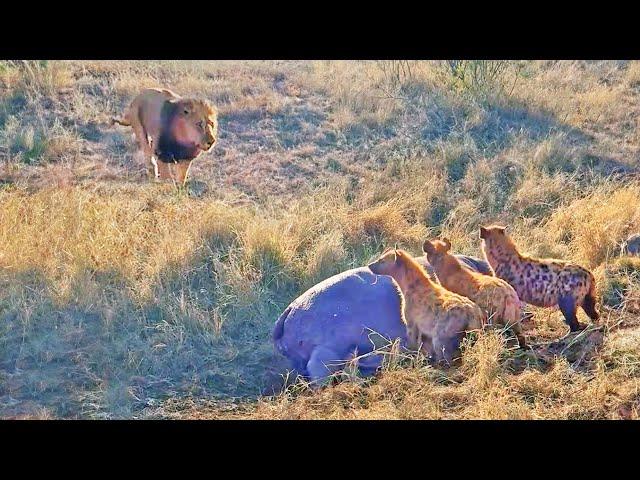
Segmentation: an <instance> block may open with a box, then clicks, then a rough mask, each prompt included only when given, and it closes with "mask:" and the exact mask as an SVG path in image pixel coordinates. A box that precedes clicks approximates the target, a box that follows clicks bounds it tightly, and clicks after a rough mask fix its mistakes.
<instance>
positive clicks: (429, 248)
mask: <svg viewBox="0 0 640 480" xmlns="http://www.w3.org/2000/svg"><path fill="white" fill-rule="evenodd" d="M422 251H423V252H424V253H433V252H434V249H433V243H431V242H430V241H429V240H425V241H424V243H423V244H422Z"/></svg>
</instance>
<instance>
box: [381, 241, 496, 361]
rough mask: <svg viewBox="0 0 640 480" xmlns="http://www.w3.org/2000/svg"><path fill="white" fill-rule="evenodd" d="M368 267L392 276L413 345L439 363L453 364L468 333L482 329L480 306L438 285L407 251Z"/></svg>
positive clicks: (387, 253)
mask: <svg viewBox="0 0 640 480" xmlns="http://www.w3.org/2000/svg"><path fill="white" fill-rule="evenodd" d="M368 267H369V269H370V270H371V271H372V272H373V273H375V274H376V275H389V276H391V277H392V278H393V279H394V280H395V281H396V283H397V284H398V285H399V287H400V291H401V293H402V297H403V300H404V302H403V307H402V308H403V313H404V318H405V319H406V323H407V341H408V343H409V346H410V347H413V348H417V347H419V346H421V348H422V350H423V351H424V352H425V354H426V355H427V356H428V357H431V358H432V359H434V360H435V361H436V362H440V361H442V360H444V361H445V362H447V363H450V362H451V361H452V360H453V359H454V357H455V356H457V354H458V352H459V346H460V341H461V340H462V338H463V337H464V335H465V333H466V332H468V331H470V330H477V329H480V328H482V324H483V323H484V320H485V314H484V312H483V311H482V310H481V309H480V307H478V305H476V304H475V303H473V302H472V301H471V300H469V299H468V298H466V297H463V296H462V295H458V294H456V293H453V292H450V291H449V290H447V289H446V288H444V287H442V286H441V285H438V284H437V283H434V282H433V281H432V280H431V279H430V278H429V275H428V274H427V273H426V272H425V271H424V269H423V268H422V266H420V264H418V262H416V261H415V260H414V259H413V258H412V257H411V255H409V254H408V253H407V252H405V251H403V250H393V249H390V250H387V251H385V252H384V253H383V254H382V256H381V257H380V258H379V259H378V260H377V261H375V262H373V263H371V264H369V265H368Z"/></svg>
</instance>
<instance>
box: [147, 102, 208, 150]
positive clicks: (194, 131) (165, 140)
mask: <svg viewBox="0 0 640 480" xmlns="http://www.w3.org/2000/svg"><path fill="white" fill-rule="evenodd" d="M161 125H162V131H161V133H160V137H159V139H158V145H157V146H156V154H157V155H158V158H159V159H160V160H161V161H163V162H177V161H183V160H192V159H194V158H196V157H197V156H198V155H199V154H200V152H209V151H211V149H212V148H213V146H214V145H215V143H216V140H217V135H218V114H217V111H216V109H215V108H214V107H212V106H211V105H210V104H209V103H208V102H206V101H205V100H198V99H192V98H181V99H176V100H167V101H166V102H165V105H164V106H163V108H162V119H161Z"/></svg>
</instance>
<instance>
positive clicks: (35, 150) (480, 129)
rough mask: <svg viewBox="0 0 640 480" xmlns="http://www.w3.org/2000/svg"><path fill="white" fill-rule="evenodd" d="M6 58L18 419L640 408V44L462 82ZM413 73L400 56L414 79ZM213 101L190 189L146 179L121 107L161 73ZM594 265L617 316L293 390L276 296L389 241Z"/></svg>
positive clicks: (331, 65)
mask: <svg viewBox="0 0 640 480" xmlns="http://www.w3.org/2000/svg"><path fill="white" fill-rule="evenodd" d="M397 66H398V65H397V64H393V63H392V64H381V63H380V62H148V61H140V62H48V63H46V64H39V63H38V64H36V63H34V64H29V65H28V67H29V68H26V67H25V66H24V65H18V64H14V63H11V62H3V63H2V64H0V175H1V178H0V180H1V182H0V205H1V206H0V416H3V417H30V418H57V417H88V418H130V417H145V418H148V417H163V418H164V417H175V418H227V417H232V418H362V419H367V418H637V417H638V413H639V409H640V406H639V400H638V399H639V398H640V397H639V396H638V378H640V377H639V376H638V372H639V370H638V358H640V349H639V348H638V343H637V341H636V340H637V337H638V331H639V329H640V324H639V323H638V322H637V319H636V318H635V315H637V312H638V311H640V303H639V302H640V293H639V292H640V290H639V287H638V286H639V285H640V281H639V280H638V278H639V277H638V272H639V271H640V268H639V267H638V265H637V262H635V260H633V259H628V258H619V244H620V242H621V241H622V240H623V239H624V238H626V236H627V235H628V234H629V233H632V232H636V231H638V230H640V210H639V209H638V205H640V202H639V201H640V186H639V185H638V183H637V181H631V180H630V178H631V177H629V176H627V177H620V176H619V175H618V173H619V172H634V171H637V167H638V165H637V161H635V160H634V158H636V157H634V153H635V152H636V151H637V148H638V146H640V138H638V137H637V136H636V135H635V134H632V133H630V132H631V131H632V130H633V126H634V125H635V124H636V123H635V122H636V119H637V111H636V109H635V108H631V107H630V105H633V104H634V101H635V103H637V98H636V97H637V95H638V94H640V92H639V91H637V83H638V76H639V74H638V69H639V67H638V64H637V62H631V63H628V64H627V63H624V62H622V63H620V62H595V63H594V62H591V63H590V62H559V63H558V62H524V63H522V64H510V65H508V66H507V68H506V69H505V70H504V73H503V75H504V77H503V78H500V79H499V81H498V82H495V83H491V84H490V85H487V86H485V87H484V88H482V89H480V88H466V87H465V86H464V85H462V84H461V83H460V82H459V81H457V80H456V79H455V78H452V77H451V74H450V73H449V72H448V70H447V68H446V65H444V64H442V63H441V62H412V63H411V64H410V73H409V71H400V70H398V69H397ZM399 72H400V73H399ZM152 85H154V86H155V85H162V86H165V87H168V88H172V89H174V90H176V91H178V92H179V93H181V94H183V95H198V96H203V97H206V98H208V99H209V100H211V101H212V102H213V103H214V104H216V105H217V106H218V108H219V110H220V113H221V117H220V121H221V123H220V132H221V138H220V142H219V145H218V146H217V147H216V149H215V150H214V152H213V153H212V154H211V155H209V156H206V157H204V158H202V159H199V160H198V161H197V162H195V163H194V168H193V172H192V174H193V177H192V178H193V181H192V185H191V189H190V191H187V192H176V191H174V190H173V189H172V187H171V186H170V185H159V186H154V185H150V184H149V183H148V182H147V181H146V179H145V177H144V173H143V170H144V169H143V167H142V166H141V165H139V164H137V163H136V159H135V156H134V155H133V153H134V147H133V144H132V143H131V142H130V141H129V132H127V131H125V130H124V129H121V130H119V129H112V128H110V127H108V126H107V124H106V119H108V118H109V116H111V115H113V114H116V113H119V112H120V111H121V109H122V108H124V106H125V105H126V103H127V102H128V101H129V100H130V99H131V97H132V96H133V95H134V94H135V93H136V92H137V91H138V90H139V89H140V88H143V87H145V86H152ZM492 221H500V222H504V223H508V224H509V225H510V228H511V229H512V232H513V235H514V238H515V240H516V241H517V242H518V244H519V245H520V246H521V248H522V249H523V250H525V251H529V252H531V253H534V254H537V255H543V256H559V257H562V258H567V259H571V260H574V261H578V262H580V263H582V264H584V265H585V266H589V267H590V268H592V269H593V270H594V272H595V274H596V277H597V280H598V286H599V289H600V291H601V296H602V302H603V307H602V308H603V329H602V331H598V330H592V331H589V332H586V333H585V334H584V335H582V336H577V337H575V336H574V337H569V338H568V339H566V340H563V341H560V342H558V341H557V339H558V338H559V337H561V336H562V335H563V334H564V333H565V328H566V327H565V325H564V323H563V322H562V319H561V315H560V313H559V312H557V311H553V310H545V309H534V318H533V319H532V320H531V321H529V322H528V323H527V324H526V325H525V331H526V335H527V337H528V338H530V339H531V341H532V342H533V343H534V344H535V343H538V344H539V345H537V346H536V347H534V348H533V349H532V350H530V351H526V352H518V351H514V350H512V348H511V346H510V345H511V343H509V342H507V341H506V340H505V337H503V336H501V335H497V334H496V332H486V333H484V334H481V335H479V336H478V339H477V341H476V342H475V343H472V344H469V345H468V346H467V347H466V349H465V353H464V356H463V362H462V364H461V365H459V366H457V367H454V368H452V369H449V370H446V371H445V370H440V369H436V368H433V367H430V366H428V365H427V364H425V363H424V361H422V359H420V358H416V357H412V358H395V359H394V358H393V357H390V363H389V365H387V367H386V369H385V371H384V372H383V373H382V374H381V375H379V376H378V377H376V378H374V379H368V380H364V379H360V378H358V377H357V375H354V374H346V375H344V376H343V378H342V379H343V380H345V381H342V382H340V383H338V384H337V385H335V386H332V387H329V388H325V389H322V390H320V391H311V390H309V389H308V388H306V387H305V386H304V385H296V386H294V387H292V388H290V389H289V390H286V391H285V392H283V393H282V394H280V395H278V396H276V397H267V396H263V397H261V396H260V393H261V392H262V391H267V392H268V391H270V390H269V388H272V387H274V386H275V388H276V389H277V388H278V385H279V384H280V383H281V379H280V375H281V374H283V373H284V372H285V371H286V363H285V362H284V359H282V358H281V357H280V356H278V355H276V353H275V352H274V350H273V347H272V345H271V343H270V335H271V328H272V325H273V322H274V321H275V319H276V318H277V316H278V314H279V313H280V312H281V311H282V310H283V309H284V307H286V305H287V304H288V303H289V302H290V301H291V300H293V299H294V298H295V297H296V296H297V295H299V294H300V293H301V292H303V291H304V290H306V289H307V288H309V287H310V286H312V285H314V284H315V283H317V282H318V281H320V280H322V279H324V278H326V277H328V276H330V275H333V274H335V273H338V272H340V271H343V270H345V269H347V268H350V267H354V266H360V265H362V264H364V263H366V262H367V261H368V260H370V259H371V258H372V257H373V256H374V255H376V254H377V253H379V252H380V251H381V249H382V248H383V245H391V244H394V243H396V242H398V243H399V244H400V245H401V246H402V247H403V248H406V249H408V250H410V251H412V252H413V253H416V254H417V253H419V252H420V245H421V244H422V241H423V240H424V238H425V237H428V236H437V235H441V234H443V235H447V236H448V237H449V238H450V239H451V240H452V243H453V244H454V245H456V249H457V250H459V251H461V252H463V253H467V254H473V255H478V254H479V241H478V238H477V231H478V225H479V224H482V223H488V222H492Z"/></svg>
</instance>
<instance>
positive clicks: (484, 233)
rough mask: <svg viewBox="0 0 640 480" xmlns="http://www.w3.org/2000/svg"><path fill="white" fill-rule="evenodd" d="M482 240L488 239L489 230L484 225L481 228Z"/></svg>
mask: <svg viewBox="0 0 640 480" xmlns="http://www.w3.org/2000/svg"><path fill="white" fill-rule="evenodd" d="M480 238H482V239H485V238H487V229H486V228H485V227H483V226H482V225H481V226H480Z"/></svg>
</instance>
